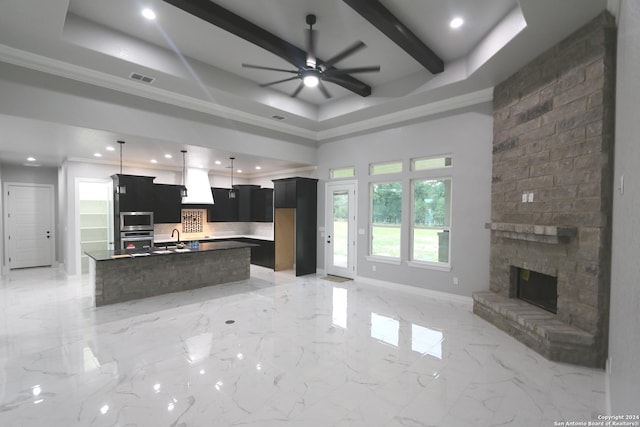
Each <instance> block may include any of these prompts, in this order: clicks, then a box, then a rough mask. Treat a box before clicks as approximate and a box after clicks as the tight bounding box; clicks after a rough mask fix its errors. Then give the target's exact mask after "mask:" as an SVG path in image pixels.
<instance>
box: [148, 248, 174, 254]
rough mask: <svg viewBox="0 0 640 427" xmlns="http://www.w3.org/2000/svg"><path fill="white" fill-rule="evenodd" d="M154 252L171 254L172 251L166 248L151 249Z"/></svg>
mask: <svg viewBox="0 0 640 427" xmlns="http://www.w3.org/2000/svg"><path fill="white" fill-rule="evenodd" d="M153 253H154V254H172V253H173V251H170V250H168V249H160V250H156V251H153Z"/></svg>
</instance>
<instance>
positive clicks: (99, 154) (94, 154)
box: [93, 153, 102, 157]
mask: <svg viewBox="0 0 640 427" xmlns="http://www.w3.org/2000/svg"><path fill="white" fill-rule="evenodd" d="M93 157H102V154H101V153H93Z"/></svg>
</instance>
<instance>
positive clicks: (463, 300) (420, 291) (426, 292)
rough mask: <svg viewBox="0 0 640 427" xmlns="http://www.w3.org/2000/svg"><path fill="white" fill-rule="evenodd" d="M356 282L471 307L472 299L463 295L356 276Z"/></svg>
mask: <svg viewBox="0 0 640 427" xmlns="http://www.w3.org/2000/svg"><path fill="white" fill-rule="evenodd" d="M356 280H357V281H358V282H361V283H368V284H370V285H374V286H379V287H381V288H386V289H391V290H401V291H403V292H408V293H412V294H415V295H420V296H423V297H428V298H436V299H441V300H446V301H449V302H454V303H458V304H463V305H465V306H468V307H469V308H471V307H472V306H473V299H472V298H471V297H467V296H464V295H456V294H450V293H447V292H440V291H434V290H431V289H424V288H418V287H416V286H409V285H403V284H401V283H394V282H387V281H384V280H377V279H371V278H369V277H362V276H357V277H356Z"/></svg>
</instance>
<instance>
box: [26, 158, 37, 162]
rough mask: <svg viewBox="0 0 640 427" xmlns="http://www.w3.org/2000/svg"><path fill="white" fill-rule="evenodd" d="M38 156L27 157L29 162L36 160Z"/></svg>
mask: <svg viewBox="0 0 640 427" xmlns="http://www.w3.org/2000/svg"><path fill="white" fill-rule="evenodd" d="M35 161H36V158H35V157H27V162H35Z"/></svg>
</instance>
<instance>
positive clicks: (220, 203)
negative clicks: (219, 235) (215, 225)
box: [207, 187, 238, 222]
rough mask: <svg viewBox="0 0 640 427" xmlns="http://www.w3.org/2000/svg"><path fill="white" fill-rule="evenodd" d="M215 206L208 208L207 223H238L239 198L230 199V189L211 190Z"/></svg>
mask: <svg viewBox="0 0 640 427" xmlns="http://www.w3.org/2000/svg"><path fill="white" fill-rule="evenodd" d="M211 192H212V193H213V205H211V206H209V207H208V208H207V222H237V221H238V198H237V197H236V198H235V199H231V198H229V189H228V188H217V187H214V188H212V189H211Z"/></svg>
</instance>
